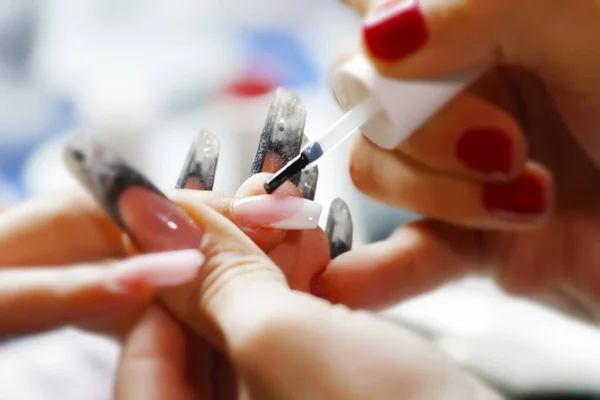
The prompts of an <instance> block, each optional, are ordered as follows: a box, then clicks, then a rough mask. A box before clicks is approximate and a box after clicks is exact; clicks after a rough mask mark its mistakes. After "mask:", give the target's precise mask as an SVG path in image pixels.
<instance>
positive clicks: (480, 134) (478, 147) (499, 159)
mask: <svg viewBox="0 0 600 400" xmlns="http://www.w3.org/2000/svg"><path fill="white" fill-rule="evenodd" d="M456 155H457V157H458V159H459V160H461V161H462V162H463V163H464V164H465V165H466V166H468V167H469V168H471V169H473V170H475V171H477V172H480V173H483V174H486V175H490V176H498V177H504V176H506V175H508V174H510V173H511V172H512V171H513V168H514V167H513V146H512V143H511V141H510V139H509V138H508V136H507V135H506V134H504V132H501V131H498V130H495V129H486V128H477V129H471V130H469V131H467V132H465V133H464V134H463V135H462V136H461V137H460V139H459V141H458V143H457V145H456Z"/></svg>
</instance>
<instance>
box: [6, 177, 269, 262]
mask: <svg viewBox="0 0 600 400" xmlns="http://www.w3.org/2000/svg"><path fill="white" fill-rule="evenodd" d="M256 185H259V184H258V183H256ZM183 192H185V193H183ZM170 194H172V195H173V196H179V197H187V198H188V199H189V201H190V202H198V203H204V204H207V205H208V206H209V207H211V208H213V209H215V210H216V211H217V212H219V213H221V214H222V215H224V216H226V217H227V218H230V219H234V216H233V215H232V198H231V197H229V196H225V195H220V194H217V193H214V192H205V191H189V190H188V191H180V190H176V191H173V192H170ZM256 234H257V235H260V234H261V232H257V233H256ZM251 236H252V235H251ZM256 239H257V240H259V239H260V237H256ZM259 241H260V240H259ZM33 244H34V246H35V251H32V246H33ZM125 250H126V246H124V245H123V235H122V231H121V229H119V227H118V225H117V224H115V222H114V221H113V220H112V219H111V218H110V217H109V216H108V215H107V214H106V212H105V211H104V210H103V209H102V208H101V207H100V206H99V205H97V204H96V203H95V202H94V200H93V199H92V198H91V197H90V196H89V195H87V194H85V193H80V192H64V193H57V194H53V195H49V196H44V197H40V198H36V199H33V200H30V201H28V202H25V203H23V204H20V205H17V206H14V207H11V208H10V210H9V211H6V212H4V213H1V214H0V268H4V267H11V266H15V265H18V266H39V265H45V266H57V265H64V264H70V263H75V262H87V261H90V260H98V259H106V258H120V257H123V256H124V255H125V254H126V253H127V252H126V251H125ZM127 254H129V253H127Z"/></svg>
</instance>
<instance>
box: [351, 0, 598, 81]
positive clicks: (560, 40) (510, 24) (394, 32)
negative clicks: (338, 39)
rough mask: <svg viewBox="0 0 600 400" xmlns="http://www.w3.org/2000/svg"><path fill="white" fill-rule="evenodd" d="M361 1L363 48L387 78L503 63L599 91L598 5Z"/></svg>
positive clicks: (541, 0) (539, 0) (532, 0)
mask: <svg viewBox="0 0 600 400" xmlns="http://www.w3.org/2000/svg"><path fill="white" fill-rule="evenodd" d="M365 1H366V0H365ZM365 1H358V3H361V4H363V6H362V7H358V8H362V9H369V10H368V12H367V13H366V16H365V18H364V20H363V21H364V22H363V25H362V34H363V35H362V36H363V42H364V47H365V49H366V51H367V53H368V55H369V56H370V57H371V59H372V60H373V61H374V62H375V64H376V65H377V66H378V67H379V68H380V69H381V70H382V71H383V72H385V73H387V74H388V75H392V76H402V77H432V76H438V75H445V74H452V73H458V72H464V71H466V70H469V69H471V68H476V67H480V66H482V65H487V64H493V63H507V64H510V65H519V66H521V67H525V68H528V69H534V70H536V71H537V72H539V73H540V74H542V76H543V77H544V78H546V79H551V80H553V81H555V82H553V83H554V84H559V85H560V84H562V85H568V84H572V79H574V78H576V79H579V80H580V81H579V82H578V83H579V84H583V83H586V81H591V80H594V81H595V82H596V83H598V80H599V78H598V74H597V72H596V71H597V70H598V65H600V52H599V51H598V50H597V44H596V38H597V37H598V35H599V34H600V27H599V26H600V25H599V24H598V20H599V18H600V3H598V2H597V1H548V0H529V1H518V0H487V1H480V0H420V1H419V0H391V1H386V2H382V1H380V0H370V1H369V5H368V6H367V7H364V3H365ZM591 61H592V62H591ZM596 87H598V86H597V85H596Z"/></svg>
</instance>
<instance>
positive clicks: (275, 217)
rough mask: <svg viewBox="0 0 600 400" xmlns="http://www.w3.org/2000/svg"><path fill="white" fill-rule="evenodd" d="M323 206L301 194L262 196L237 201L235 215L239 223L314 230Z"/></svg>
mask: <svg viewBox="0 0 600 400" xmlns="http://www.w3.org/2000/svg"><path fill="white" fill-rule="evenodd" d="M321 210H322V206H321V205H320V204H319V203H315V202H314V201H310V200H306V199H303V198H299V197H282V196H271V195H261V196H254V197H247V198H245V199H240V200H236V201H235V202H234V203H233V207H232V214H233V217H234V218H235V221H236V222H237V223H238V224H239V225H243V226H246V227H250V228H252V227H254V228H272V229H287V230H304V229H315V228H317V226H318V223H319V216H320V215H321Z"/></svg>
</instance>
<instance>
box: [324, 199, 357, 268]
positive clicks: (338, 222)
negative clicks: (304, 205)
mask: <svg viewBox="0 0 600 400" xmlns="http://www.w3.org/2000/svg"><path fill="white" fill-rule="evenodd" d="M353 231H354V228H353V224H352V214H350V209H349V208H348V205H347V204H346V202H345V201H344V200H342V199H335V200H333V202H332V203H331V207H330V208H329V216H328V217H327V226H326V228H325V233H326V234H327V238H328V239H329V246H330V249H331V259H332V260H333V259H335V258H336V257H338V256H340V255H342V254H344V253H346V252H348V251H350V250H351V249H352V239H353V237H352V235H353Z"/></svg>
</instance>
